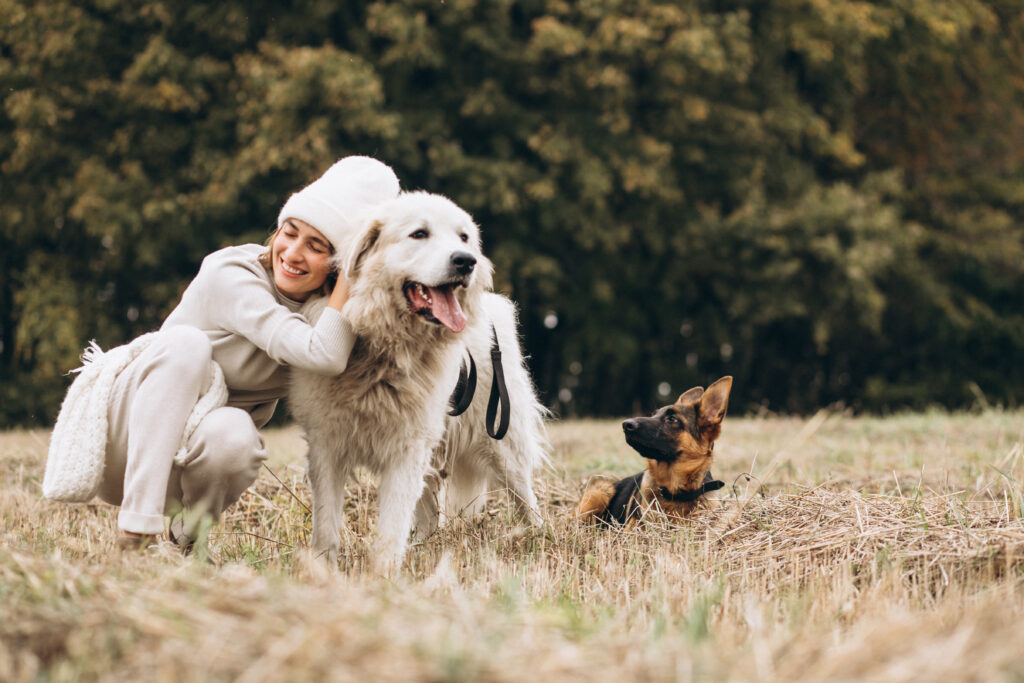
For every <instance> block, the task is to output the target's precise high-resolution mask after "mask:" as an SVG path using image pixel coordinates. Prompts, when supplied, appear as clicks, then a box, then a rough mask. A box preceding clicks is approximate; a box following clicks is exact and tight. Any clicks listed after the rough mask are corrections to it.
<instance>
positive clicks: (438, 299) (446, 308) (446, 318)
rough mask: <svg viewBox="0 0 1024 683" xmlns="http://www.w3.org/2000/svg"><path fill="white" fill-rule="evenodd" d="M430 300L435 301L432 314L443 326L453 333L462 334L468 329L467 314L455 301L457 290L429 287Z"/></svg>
mask: <svg viewBox="0 0 1024 683" xmlns="http://www.w3.org/2000/svg"><path fill="white" fill-rule="evenodd" d="M428 289H429V290H430V298H431V299H433V300H434V304H433V306H431V308H430V312H431V313H433V314H434V317H435V318H437V319H438V320H440V321H441V324H442V325H444V326H445V327H447V328H448V329H449V330H451V331H452V332H455V333H458V332H462V330H464V329H465V328H466V314H465V313H463V312H462V306H459V302H458V301H457V300H456V299H455V288H454V287H444V288H443V289H439V288H437V287H428Z"/></svg>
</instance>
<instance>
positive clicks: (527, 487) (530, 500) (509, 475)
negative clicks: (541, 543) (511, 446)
mask: <svg viewBox="0 0 1024 683" xmlns="http://www.w3.org/2000/svg"><path fill="white" fill-rule="evenodd" d="M497 455H498V457H495V458H494V459H493V460H492V462H493V465H492V468H493V470H494V475H493V476H494V478H495V480H496V482H497V483H498V484H501V485H504V486H505V488H506V489H508V491H509V493H511V494H512V498H513V499H514V500H515V503H516V509H517V510H518V511H519V514H521V515H522V516H523V517H525V518H526V519H527V520H528V521H529V522H530V524H532V525H533V526H535V527H540V526H544V519H543V518H542V517H541V516H540V508H539V507H538V505H537V496H536V495H534V493H533V481H532V478H533V476H532V475H533V472H532V471H530V470H529V468H527V467H523V466H521V465H520V464H519V463H518V461H517V459H516V458H514V457H510V454H505V453H499V454H497Z"/></svg>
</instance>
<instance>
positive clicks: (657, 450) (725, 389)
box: [576, 377, 732, 524]
mask: <svg viewBox="0 0 1024 683" xmlns="http://www.w3.org/2000/svg"><path fill="white" fill-rule="evenodd" d="M731 390H732V377H723V378H721V379H720V380H718V381H716V382H715V383H714V384H712V385H711V386H709V387H708V388H707V390H706V391H705V389H704V388H703V387H694V388H692V389H690V390H689V391H687V392H685V393H684V394H683V395H682V396H680V397H679V399H678V400H676V402H675V403H673V404H672V405H667V406H664V407H663V408H659V409H658V410H657V411H656V412H655V413H654V414H653V415H651V416H650V417H634V418H630V419H628V420H625V421H624V422H623V423H622V431H623V432H625V435H626V443H628V444H629V445H630V446H632V447H633V448H634V449H635V450H636V451H637V452H638V453H639V454H640V455H642V456H643V457H644V458H646V459H647V469H646V470H643V471H641V472H638V473H637V474H634V475H633V476H632V477H627V478H626V479H620V480H619V481H616V482H612V481H608V480H607V479H597V480H593V481H591V482H590V483H589V484H588V485H587V488H586V490H584V492H583V497H582V498H581V499H580V502H579V504H578V505H577V506H576V518H577V519H581V520H587V521H594V520H597V521H601V522H604V523H606V524H627V523H631V522H633V521H635V520H637V519H639V518H640V517H642V516H643V515H644V513H645V512H646V511H647V510H650V509H652V508H658V509H660V510H662V511H664V512H665V514H667V515H668V516H669V517H670V518H671V517H675V518H682V517H685V516H687V515H689V514H690V513H691V512H692V511H693V510H694V509H695V508H696V507H697V504H698V501H699V500H700V498H701V497H702V496H703V495H704V494H705V493H707V492H708V491H715V490H717V489H720V488H722V486H724V484H723V483H722V482H720V481H715V479H714V478H713V477H712V476H711V461H712V459H713V454H714V448H715V440H716V439H718V437H719V435H721V433H722V420H723V419H724V418H725V411H726V408H727V407H728V405H729V392H730V391H731Z"/></svg>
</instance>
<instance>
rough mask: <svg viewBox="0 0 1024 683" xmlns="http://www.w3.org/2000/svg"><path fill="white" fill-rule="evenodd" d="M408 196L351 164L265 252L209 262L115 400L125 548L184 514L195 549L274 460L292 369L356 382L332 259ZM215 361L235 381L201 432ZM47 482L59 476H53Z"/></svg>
mask: <svg viewBox="0 0 1024 683" xmlns="http://www.w3.org/2000/svg"><path fill="white" fill-rule="evenodd" d="M397 194H398V179H397V178H396V177H395V174H394V172H392V170H391V169H390V168H389V167H388V166H386V165H384V164H382V163H380V162H378V161H376V160H374V159H370V158H367V157H347V158H345V159H342V160H341V161H339V162H337V163H336V164H335V165H334V166H332V167H331V168H330V169H329V170H328V171H327V172H326V173H325V174H324V175H323V176H322V177H321V178H319V179H318V180H316V181H315V182H313V183H312V184H311V185H309V186H308V187H306V188H304V189H303V190H301V191H299V192H297V193H295V194H294V195H292V196H291V197H290V198H289V199H288V201H287V202H286V203H285V205H284V207H283V208H282V210H281V213H280V215H279V216H278V223H277V224H278V227H277V231H276V232H275V233H274V235H273V236H272V238H271V239H270V240H269V241H268V243H267V246H260V245H255V244H247V245H243V246H238V247H228V248H226V249H221V250H220V251H217V252H214V253H213V254H210V255H209V256H207V257H206V258H205V259H204V260H203V264H202V267H201V268H200V270H199V273H198V275H196V277H195V279H194V280H193V281H192V282H191V284H189V286H188V288H187V289H186V290H185V292H184V293H183V294H182V297H181V301H180V303H179V304H178V306H177V307H176V308H175V309H174V310H173V311H172V312H171V314H170V315H169V316H168V318H167V320H166V321H165V322H164V324H163V326H162V327H161V328H160V331H159V332H157V333H155V334H154V335H152V341H151V342H149V343H148V345H146V346H145V348H144V350H142V351H141V352H140V353H139V354H138V355H137V357H135V358H134V359H133V360H131V361H130V362H129V363H128V364H127V365H126V366H125V367H124V369H123V370H121V371H119V373H118V374H117V376H116V380H114V381H113V384H112V388H111V389H110V394H109V395H110V399H109V403H108V405H109V409H108V414H107V418H108V426H107V441H106V450H105V463H104V465H103V468H102V469H103V472H102V479H101V481H100V483H99V487H98V490H97V491H96V493H98V494H99V496H100V497H101V498H102V499H103V500H105V501H107V502H108V503H112V504H114V505H120V506H121V510H120V512H119V514H118V526H119V528H120V533H121V537H120V538H119V539H118V545H119V546H121V547H122V548H139V547H143V546H145V545H147V544H148V543H149V542H151V541H152V540H153V539H156V538H158V537H159V536H160V534H161V533H162V532H163V528H164V514H165V513H172V512H176V511H178V510H183V514H180V515H176V516H175V518H174V519H173V520H172V524H171V529H170V531H171V539H172V540H173V541H175V542H176V543H178V544H179V545H181V546H182V547H185V548H190V546H191V543H192V541H193V540H194V539H195V537H196V535H197V532H198V530H199V524H200V521H201V519H202V517H203V516H204V515H209V516H210V517H212V519H213V520H218V519H219V518H220V515H221V513H222V512H223V511H224V509H226V508H227V507H228V506H229V505H231V504H232V503H233V502H234V501H236V500H237V499H238V498H239V496H240V495H241V494H242V492H243V491H244V490H245V489H246V488H248V486H249V485H250V484H252V482H253V481H255V479H256V476H257V474H258V473H259V468H260V465H261V464H262V463H263V461H264V460H265V459H266V451H265V449H264V447H263V441H262V439H261V438H260V435H259V432H258V429H259V428H260V427H262V426H263V425H264V424H266V423H267V421H268V420H269V419H270V417H271V416H272V415H273V412H274V408H275V406H276V404H277V401H278V399H280V398H281V397H283V396H284V395H285V394H286V393H287V390H288V370H289V368H290V367H298V368H302V369H304V370H311V371H314V372H321V373H324V374H337V373H340V372H342V371H343V370H344V369H345V366H346V363H347V362H348V357H349V354H350V352H351V350H352V346H353V343H354V341H355V340H354V337H353V334H352V330H351V328H350V327H349V325H348V323H347V322H346V320H345V319H344V317H343V316H342V315H341V310H342V308H343V307H344V305H345V302H346V300H347V298H348V289H347V285H346V282H345V278H344V277H343V276H341V275H339V276H338V277H337V282H336V284H334V286H333V287H331V285H330V279H333V278H330V277H329V276H331V255H332V254H333V253H335V252H336V251H342V250H344V249H346V248H347V247H348V243H349V241H350V240H351V239H352V238H353V233H354V231H355V228H356V220H357V216H358V215H359V214H360V213H361V212H362V211H363V210H365V209H366V208H367V207H368V206H370V205H372V204H375V203H377V202H380V201H384V200H387V199H390V198H393V197H395V196H396V195H397ZM328 290H329V299H328V304H327V309H326V310H325V311H324V313H323V315H321V317H320V319H319V320H318V321H317V323H316V325H315V326H311V325H309V323H308V322H307V321H306V320H305V318H303V317H302V316H301V315H300V314H299V313H298V310H299V308H300V306H301V305H302V302H303V301H305V300H306V299H308V298H309V297H310V296H312V295H314V294H317V293H327V292H328ZM214 362H215V363H216V366H219V369H221V370H223V378H224V384H226V387H227V399H226V405H223V406H222V407H217V408H215V409H213V410H210V411H209V412H207V413H205V415H203V416H202V417H201V419H199V420H198V422H197V423H196V424H194V425H192V424H190V416H195V412H194V409H195V408H196V407H197V403H200V402H201V401H200V398H201V397H202V396H203V395H204V394H205V393H206V392H208V391H212V384H213V383H215V382H216V381H217V380H218V373H217V370H216V369H214ZM211 370H212V372H211ZM70 394H71V392H70V391H69V397H70ZM67 403H68V401H65V404H67ZM64 410H65V408H64V407H62V413H63V412H64ZM60 426H61V423H60V419H58V425H57V429H60ZM57 429H55V436H54V439H55V440H56V431H57ZM189 431H191V434H189V433H188V432H189ZM183 437H184V438H183ZM50 459H51V460H55V458H54V453H53V448H52V447H51V455H50ZM47 470H48V471H47V477H49V475H50V471H49V470H50V467H49V463H48V468H47ZM45 489H46V483H45V482H44V493H45ZM47 495H49V494H47Z"/></svg>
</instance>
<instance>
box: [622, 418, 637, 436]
mask: <svg viewBox="0 0 1024 683" xmlns="http://www.w3.org/2000/svg"><path fill="white" fill-rule="evenodd" d="M636 428H637V424H636V420H623V422H622V431H624V432H626V433H627V434H628V433H629V432H635V431H636Z"/></svg>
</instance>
